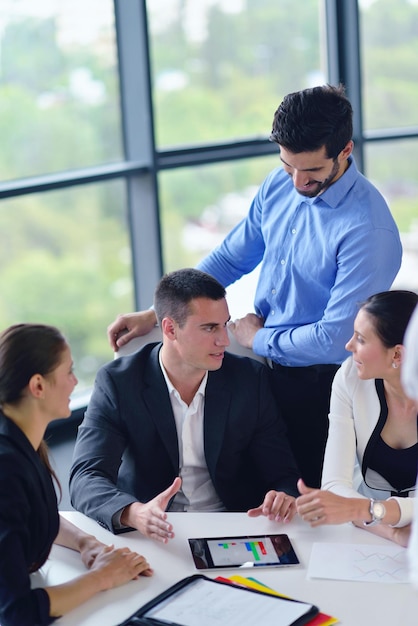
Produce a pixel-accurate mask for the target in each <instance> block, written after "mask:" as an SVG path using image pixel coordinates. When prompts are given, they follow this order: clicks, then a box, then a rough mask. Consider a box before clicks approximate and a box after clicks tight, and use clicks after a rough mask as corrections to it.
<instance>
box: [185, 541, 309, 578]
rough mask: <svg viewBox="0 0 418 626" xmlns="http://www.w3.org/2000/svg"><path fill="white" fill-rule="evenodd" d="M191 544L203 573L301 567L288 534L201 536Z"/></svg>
mask: <svg viewBox="0 0 418 626" xmlns="http://www.w3.org/2000/svg"><path fill="white" fill-rule="evenodd" d="M189 545H190V550H191V551H192V556H193V560H194V563H195V566H196V568H197V569H199V570H210V569H218V568H234V567H238V568H250V567H283V566H285V567H288V566H289V565H299V559H298V557H297V556H296V553H295V550H294V548H293V546H292V544H291V541H290V539H289V537H288V536H287V535H285V534H279V535H243V536H240V537H207V538H204V537H197V538H191V539H189Z"/></svg>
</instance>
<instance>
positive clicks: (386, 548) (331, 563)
mask: <svg viewBox="0 0 418 626" xmlns="http://www.w3.org/2000/svg"><path fill="white" fill-rule="evenodd" d="M308 577H309V578H328V579H334V580H353V581H361V582H373V583H376V582H382V583H407V582H409V575H408V562H407V551H406V548H402V547H401V546H398V545H396V544H389V543H388V544H387V545H365V544H345V543H314V544H313V546H312V552H311V558H310V561H309V567H308Z"/></svg>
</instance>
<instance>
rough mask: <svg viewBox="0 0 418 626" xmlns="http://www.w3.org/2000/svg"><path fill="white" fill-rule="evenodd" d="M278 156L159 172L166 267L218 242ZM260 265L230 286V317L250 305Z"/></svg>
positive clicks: (187, 261)
mask: <svg viewBox="0 0 418 626" xmlns="http://www.w3.org/2000/svg"><path fill="white" fill-rule="evenodd" d="M278 155H279V153H278V152H277V157H275V156H271V157H263V158H258V159H245V160H242V161H237V162H227V163H221V164H217V165H207V166H201V167H195V168H189V169H184V170H183V169H180V170H175V171H167V172H164V173H162V174H161V175H160V191H161V223H162V237H163V251H164V267H165V270H166V271H171V270H174V269H178V268H179V267H188V266H189V267H190V266H194V265H196V263H197V262H198V261H199V260H200V259H202V258H203V257H204V256H205V255H206V254H208V253H209V252H210V251H211V250H212V249H213V248H214V247H215V246H216V245H218V244H219V243H221V241H222V240H223V238H224V237H225V235H226V234H227V233H228V232H229V231H230V230H231V229H232V228H233V227H234V226H235V225H236V224H237V223H238V222H239V221H240V220H241V219H242V218H243V217H245V215H246V214H247V213H248V209H249V207H250V204H251V202H252V200H253V198H254V195H255V194H256V192H257V189H258V187H259V186H260V184H261V182H262V181H263V179H264V178H265V176H266V175H267V174H268V172H269V171H270V170H272V169H273V168H274V167H277V166H279V164H280V161H279V156H278ZM257 277H258V268H256V269H255V270H254V271H253V272H252V273H251V274H250V275H248V276H244V277H243V278H242V279H241V280H239V281H237V283H235V284H234V285H231V286H230V287H229V289H228V303H229V308H230V313H231V315H232V316H233V317H237V316H239V315H244V314H245V313H248V312H249V311H252V310H253V299H254V294H255V286H256V281H257Z"/></svg>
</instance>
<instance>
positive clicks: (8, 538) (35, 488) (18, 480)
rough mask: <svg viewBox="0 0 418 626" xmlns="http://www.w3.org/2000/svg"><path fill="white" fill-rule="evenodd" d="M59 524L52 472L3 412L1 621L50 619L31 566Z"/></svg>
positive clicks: (10, 624)
mask: <svg viewBox="0 0 418 626" xmlns="http://www.w3.org/2000/svg"><path fill="white" fill-rule="evenodd" d="M58 527H59V517H58V506H57V498H56V495H55V490H54V487H53V484H52V480H51V477H50V475H49V473H48V471H47V469H46V467H45V466H44V465H43V463H42V462H41V460H40V458H39V456H38V454H37V453H36V452H35V450H34V449H33V447H32V445H31V444H30V442H29V441H28V439H27V438H26V436H25V435H24V434H23V432H22V431H21V430H20V428H18V427H17V426H16V424H14V422H12V421H11V420H9V419H8V418H6V417H5V416H4V415H3V414H2V413H1V412H0V623H1V625H2V626H16V625H17V624H18V625H19V626H33V624H38V625H39V626H43V625H44V624H50V623H51V622H52V621H54V620H53V618H50V617H49V598H48V594H47V592H46V591H45V589H33V590H31V588H30V577H29V571H34V570H36V569H37V568H38V567H40V566H41V565H42V564H43V563H44V562H45V561H46V559H47V557H48V554H49V552H50V549H51V545H52V543H53V541H54V539H55V538H56V536H57V533H58Z"/></svg>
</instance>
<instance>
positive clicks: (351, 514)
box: [296, 479, 368, 527]
mask: <svg viewBox="0 0 418 626" xmlns="http://www.w3.org/2000/svg"><path fill="white" fill-rule="evenodd" d="M298 489H299V492H300V493H301V495H300V496H299V498H296V509H297V512H298V514H299V515H300V517H301V518H302V519H303V520H304V521H305V522H308V523H309V524H310V525H311V526H312V527H315V526H322V525H323V524H344V523H345V522H351V521H352V520H353V519H355V518H356V515H357V513H356V509H357V508H358V504H359V503H358V501H357V498H344V497H342V496H337V495H336V494H335V493H332V492H331V491H323V490H322V489H311V488H310V487H307V486H306V485H305V483H304V482H303V480H302V479H299V481H298ZM358 500H360V504H361V505H363V503H364V507H365V511H366V509H367V506H368V500H361V499H360V498H359V499H358ZM364 519H367V515H365V517H364Z"/></svg>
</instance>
